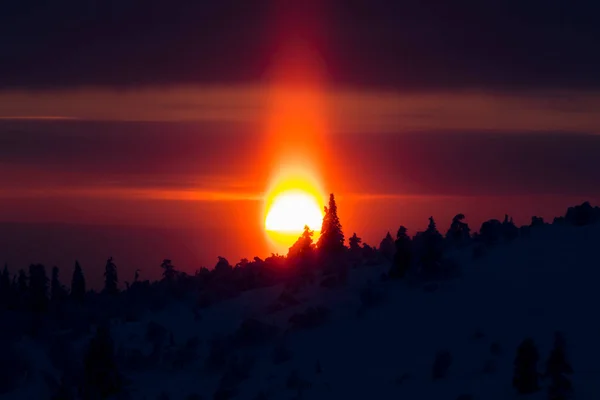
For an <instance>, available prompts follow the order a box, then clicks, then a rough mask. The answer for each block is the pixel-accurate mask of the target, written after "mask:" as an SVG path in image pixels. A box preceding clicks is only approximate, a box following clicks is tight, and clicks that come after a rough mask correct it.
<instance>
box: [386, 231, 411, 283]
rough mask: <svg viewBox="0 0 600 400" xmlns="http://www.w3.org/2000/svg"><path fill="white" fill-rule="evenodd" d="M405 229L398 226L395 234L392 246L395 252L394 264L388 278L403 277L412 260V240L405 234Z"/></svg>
mask: <svg viewBox="0 0 600 400" xmlns="http://www.w3.org/2000/svg"><path fill="white" fill-rule="evenodd" d="M406 232H407V229H406V228H405V227H404V226H400V229H398V233H397V234H396V241H395V242H394V246H395V248H396V252H395V254H394V264H393V266H392V269H391V271H390V278H403V277H404V276H405V275H406V272H408V269H409V268H410V264H411V261H412V242H411V240H410V237H409V236H408V235H407V234H406Z"/></svg>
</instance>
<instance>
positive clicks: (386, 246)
mask: <svg viewBox="0 0 600 400" xmlns="http://www.w3.org/2000/svg"><path fill="white" fill-rule="evenodd" d="M379 251H380V252H381V254H383V256H384V257H385V258H386V259H388V260H390V261H392V260H393V259H394V253H395V252H396V246H395V245H394V238H393V237H392V234H391V233H389V232H387V233H386V234H385V237H384V238H383V239H381V242H379Z"/></svg>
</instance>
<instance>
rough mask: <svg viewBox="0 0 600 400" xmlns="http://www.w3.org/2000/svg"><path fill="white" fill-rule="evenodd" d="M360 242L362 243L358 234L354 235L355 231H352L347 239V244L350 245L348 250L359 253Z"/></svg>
mask: <svg viewBox="0 0 600 400" xmlns="http://www.w3.org/2000/svg"><path fill="white" fill-rule="evenodd" d="M361 243H362V239H361V238H359V237H358V236H356V232H354V233H353V234H352V236H351V237H350V239H348V246H349V247H350V251H351V252H353V253H357V254H360V252H361V250H362V249H361V247H360V244H361Z"/></svg>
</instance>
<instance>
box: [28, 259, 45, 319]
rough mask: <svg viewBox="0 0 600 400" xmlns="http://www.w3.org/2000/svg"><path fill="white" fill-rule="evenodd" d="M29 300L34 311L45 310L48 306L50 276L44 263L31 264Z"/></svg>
mask: <svg viewBox="0 0 600 400" xmlns="http://www.w3.org/2000/svg"><path fill="white" fill-rule="evenodd" d="M29 302H30V305H31V310H32V311H33V312H38V313H39V312H44V311H46V310H47V307H48V277H47V276H46V268H45V267H44V266H43V265H42V264H31V265H30V266H29Z"/></svg>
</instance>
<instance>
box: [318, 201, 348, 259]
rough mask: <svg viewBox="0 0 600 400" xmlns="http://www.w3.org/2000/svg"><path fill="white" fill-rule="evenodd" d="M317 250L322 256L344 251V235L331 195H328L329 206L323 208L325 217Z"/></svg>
mask: <svg viewBox="0 0 600 400" xmlns="http://www.w3.org/2000/svg"><path fill="white" fill-rule="evenodd" d="M317 248H318V249H319V252H320V253H321V254H323V255H335V254H340V253H342V252H343V251H344V249H345V246H344V233H343V232H342V224H341V223H340V219H339V217H338V214H337V205H336V203H335V197H334V195H333V193H331V194H330V195H329V206H328V207H325V216H324V217H323V224H322V225H321V236H320V237H319V240H318V241H317Z"/></svg>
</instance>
